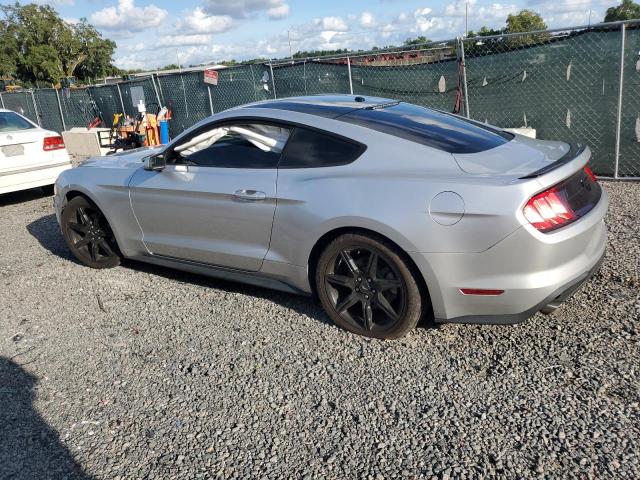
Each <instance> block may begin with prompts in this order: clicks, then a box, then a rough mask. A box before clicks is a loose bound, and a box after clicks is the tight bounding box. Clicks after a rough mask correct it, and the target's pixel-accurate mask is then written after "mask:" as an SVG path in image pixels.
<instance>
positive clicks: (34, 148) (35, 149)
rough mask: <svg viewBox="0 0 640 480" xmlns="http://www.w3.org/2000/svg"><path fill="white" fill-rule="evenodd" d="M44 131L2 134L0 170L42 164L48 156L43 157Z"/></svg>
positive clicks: (19, 131)
mask: <svg viewBox="0 0 640 480" xmlns="http://www.w3.org/2000/svg"><path fill="white" fill-rule="evenodd" d="M44 136H45V135H44V131H43V130H40V129H36V128H33V129H28V130H18V131H8V132H0V159H2V160H3V161H2V162H1V165H0V168H2V169H3V170H5V169H7V170H12V169H16V168H22V167H25V166H28V165H34V164H37V163H42V161H43V159H45V158H48V157H49V156H48V155H43V152H42V141H43V138H44Z"/></svg>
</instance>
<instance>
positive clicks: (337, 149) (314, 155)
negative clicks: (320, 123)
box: [278, 128, 366, 168]
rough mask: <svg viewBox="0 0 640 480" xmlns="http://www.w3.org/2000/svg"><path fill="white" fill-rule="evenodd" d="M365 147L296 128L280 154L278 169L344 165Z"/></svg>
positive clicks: (356, 156)
mask: <svg viewBox="0 0 640 480" xmlns="http://www.w3.org/2000/svg"><path fill="white" fill-rule="evenodd" d="M365 149H366V147H365V146H364V145H361V144H359V143H356V142H352V141H349V140H346V139H342V138H338V137H336V136H335V135H330V134H326V133H322V132H317V131H314V130H307V129H305V128H296V129H295V130H294V131H293V133H292V134H291V138H289V143H287V147H286V148H285V150H284V152H283V153H282V159H281V160H280V163H279V165H278V167H279V168H316V167H332V166H336V165H346V164H347V163H351V162H353V161H354V160H355V159H356V158H358V157H359V156H360V155H361V154H362V152H364V151H365Z"/></svg>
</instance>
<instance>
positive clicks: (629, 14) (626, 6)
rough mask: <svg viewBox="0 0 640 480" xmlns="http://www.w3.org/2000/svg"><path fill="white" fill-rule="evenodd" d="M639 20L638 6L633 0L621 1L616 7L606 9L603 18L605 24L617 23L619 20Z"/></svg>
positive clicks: (639, 10)
mask: <svg viewBox="0 0 640 480" xmlns="http://www.w3.org/2000/svg"><path fill="white" fill-rule="evenodd" d="M635 18H640V5H638V4H637V3H636V2H634V1H633V0H622V3H621V4H620V5H618V6H617V7H610V8H607V13H606V15H605V17H604V21H605V22H617V21H619V20H633V19H635Z"/></svg>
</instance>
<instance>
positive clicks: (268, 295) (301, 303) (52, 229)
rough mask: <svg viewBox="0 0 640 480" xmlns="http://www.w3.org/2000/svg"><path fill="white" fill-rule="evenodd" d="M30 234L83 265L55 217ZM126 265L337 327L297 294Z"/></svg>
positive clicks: (127, 262)
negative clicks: (267, 303)
mask: <svg viewBox="0 0 640 480" xmlns="http://www.w3.org/2000/svg"><path fill="white" fill-rule="evenodd" d="M27 230H28V231H29V233H30V234H31V235H32V236H33V237H34V238H35V239H36V240H38V242H39V243H40V245H42V247H44V248H45V249H47V250H48V251H49V252H51V253H53V254H54V255H56V256H58V257H61V258H64V259H65V260H69V261H71V262H74V263H77V264H80V262H78V260H77V259H76V258H75V257H74V256H73V255H72V254H71V252H70V251H69V249H68V248H67V245H66V244H65V243H64V239H63V238H62V233H60V227H59V226H58V222H57V221H56V217H55V215H54V214H51V215H46V216H44V217H41V218H39V219H38V220H35V221H33V222H31V223H30V224H29V225H27ZM122 266H123V267H125V268H131V269H133V270H137V271H142V272H146V273H149V274H152V275H158V276H161V277H165V278H169V279H171V280H176V281H178V282H184V283H191V284H193V285H198V286H201V287H206V288H216V289H218V290H223V291H225V292H230V293H242V294H244V295H250V296H252V297H256V298H261V299H264V300H268V301H270V302H274V303H277V304H279V305H282V306H283V307H286V308H289V309H291V310H294V311H296V312H297V313H299V314H301V315H306V316H308V317H310V318H313V319H314V320H316V321H318V322H320V323H324V324H327V325H333V322H332V321H331V320H330V319H329V317H328V316H327V315H326V314H325V313H324V311H323V310H322V307H321V306H320V303H319V302H318V300H317V299H315V298H313V297H306V296H301V295H295V294H293V293H287V292H280V291H277V290H271V289H268V288H262V287H256V286H253V285H247V284H242V283H237V282H232V281H228V280H221V279H217V278H213V277H207V276H204V275H198V274H195V273H190V272H183V271H181V270H175V269H172V268H168V267H161V266H158V265H152V264H150V263H144V262H138V261H133V260H127V259H125V260H123V262H122ZM418 327H419V328H427V329H431V328H436V327H437V325H436V324H434V323H433V322H430V321H429V320H423V321H421V322H420V323H419V324H418Z"/></svg>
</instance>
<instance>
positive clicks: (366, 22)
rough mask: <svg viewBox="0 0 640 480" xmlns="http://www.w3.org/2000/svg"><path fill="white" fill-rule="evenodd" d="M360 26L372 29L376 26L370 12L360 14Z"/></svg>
mask: <svg viewBox="0 0 640 480" xmlns="http://www.w3.org/2000/svg"><path fill="white" fill-rule="evenodd" d="M360 26H361V27H362V28H373V27H375V26H376V18H375V17H374V16H373V13H370V12H362V15H360Z"/></svg>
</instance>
